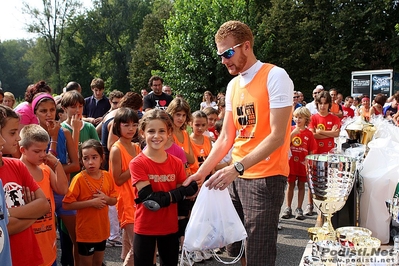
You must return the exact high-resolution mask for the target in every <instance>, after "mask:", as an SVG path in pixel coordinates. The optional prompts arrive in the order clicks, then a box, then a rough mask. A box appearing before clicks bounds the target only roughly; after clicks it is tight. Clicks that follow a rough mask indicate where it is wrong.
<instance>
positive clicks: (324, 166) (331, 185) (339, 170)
mask: <svg viewBox="0 0 399 266" xmlns="http://www.w3.org/2000/svg"><path fill="white" fill-rule="evenodd" d="M306 171H307V177H308V184H309V188H310V190H311V192H312V197H313V202H314V204H315V205H316V207H317V208H318V209H319V210H320V211H321V212H322V213H323V215H324V217H325V222H324V224H323V227H322V228H325V229H327V230H328V236H329V239H331V240H332V239H334V240H335V239H336V234H335V230H334V228H333V226H332V223H331V217H332V215H333V214H334V213H335V212H337V211H339V210H341V209H342V207H344V205H345V202H346V200H347V198H348V196H349V194H350V192H351V191H352V187H353V184H354V183H355V171H356V159H355V158H353V157H349V156H345V155H340V154H313V155H308V156H306Z"/></svg>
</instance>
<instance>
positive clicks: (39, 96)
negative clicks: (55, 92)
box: [32, 93, 55, 113]
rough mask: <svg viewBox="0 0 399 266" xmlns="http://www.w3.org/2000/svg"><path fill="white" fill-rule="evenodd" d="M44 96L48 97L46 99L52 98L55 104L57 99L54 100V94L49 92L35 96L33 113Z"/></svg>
mask: <svg viewBox="0 0 399 266" xmlns="http://www.w3.org/2000/svg"><path fill="white" fill-rule="evenodd" d="M44 98H46V99H51V100H52V101H53V102H54V104H55V101H54V98H53V96H51V95H50V94H48V93H43V94H40V95H38V96H37V97H35V98H34V99H33V101H32V111H33V113H34V112H35V108H36V105H37V104H38V103H39V102H40V101H41V100H42V99H44Z"/></svg>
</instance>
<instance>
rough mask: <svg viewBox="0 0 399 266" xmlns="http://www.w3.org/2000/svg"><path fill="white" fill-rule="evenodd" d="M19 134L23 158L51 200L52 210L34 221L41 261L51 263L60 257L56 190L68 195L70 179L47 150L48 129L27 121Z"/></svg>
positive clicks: (47, 264)
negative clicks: (56, 221) (55, 199)
mask: <svg viewBox="0 0 399 266" xmlns="http://www.w3.org/2000/svg"><path fill="white" fill-rule="evenodd" d="M20 136H21V141H20V142H19V144H20V150H21V154H22V155H21V162H23V163H24V164H25V165H26V167H27V168H28V170H29V172H30V174H31V175H32V176H33V179H35V181H36V182H37V184H38V185H39V186H40V188H41V189H42V190H43V192H44V194H45V195H46V198H47V200H48V202H49V203H50V211H49V212H48V213H47V214H46V215H45V216H43V217H42V218H39V219H38V220H36V222H35V223H34V224H33V225H32V228H33V232H34V233H35V236H36V239H37V242H38V244H39V247H40V251H41V253H42V256H43V260H44V263H43V264H41V265H43V266H50V265H53V263H54V262H55V261H56V258H57V245H56V241H57V235H56V227H55V203H54V195H53V190H54V191H55V192H56V193H58V194H59V195H65V193H66V192H67V191H68V179H67V176H66V175H65V172H64V169H63V168H62V164H61V163H60V161H59V160H58V159H57V158H56V157H55V156H54V155H52V154H51V153H46V150H47V145H48V143H49V142H50V136H49V135H48V133H47V131H46V130H45V129H43V128H42V127H41V126H39V125H35V124H31V125H27V126H25V127H23V128H22V130H21V133H20ZM43 228H44V230H43Z"/></svg>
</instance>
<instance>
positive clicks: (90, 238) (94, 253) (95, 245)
mask: <svg viewBox="0 0 399 266" xmlns="http://www.w3.org/2000/svg"><path fill="white" fill-rule="evenodd" d="M79 158H80V160H81V161H82V163H83V166H84V169H85V170H83V171H82V172H80V173H79V174H77V175H76V176H75V177H74V178H73V180H72V182H71V185H70V187H69V190H68V193H67V194H66V195H65V198H64V200H63V204H62V206H63V207H64V209H66V210H77V214H76V242H77V243H78V252H79V261H80V262H79V265H93V266H95V265H96V266H97V265H98V266H100V265H102V262H103V258H104V250H105V243H106V240H107V239H108V237H109V233H110V225H109V217H108V205H115V204H116V197H117V196H118V193H117V192H116V190H115V188H114V180H113V179H112V177H111V175H110V174H109V173H108V172H107V171H104V170H101V169H100V168H101V164H102V163H103V158H104V151H103V147H102V145H101V143H100V142H99V141H98V140H94V139H89V140H87V141H85V142H83V144H82V146H81V148H80V150H79Z"/></svg>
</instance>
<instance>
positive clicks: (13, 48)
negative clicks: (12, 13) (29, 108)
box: [0, 40, 32, 97]
mask: <svg viewBox="0 0 399 266" xmlns="http://www.w3.org/2000/svg"><path fill="white" fill-rule="evenodd" d="M31 46H32V43H31V42H30V41H27V40H9V41H4V42H0V62H1V64H0V81H1V83H2V86H1V87H2V88H3V90H5V91H10V92H12V93H13V94H14V95H15V97H23V96H24V93H25V90H26V87H27V86H28V85H29V83H30V82H29V79H28V68H29V63H28V62H26V61H25V60H24V59H23V58H24V55H25V53H26V52H27V51H28V50H29V49H30V47H31Z"/></svg>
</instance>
